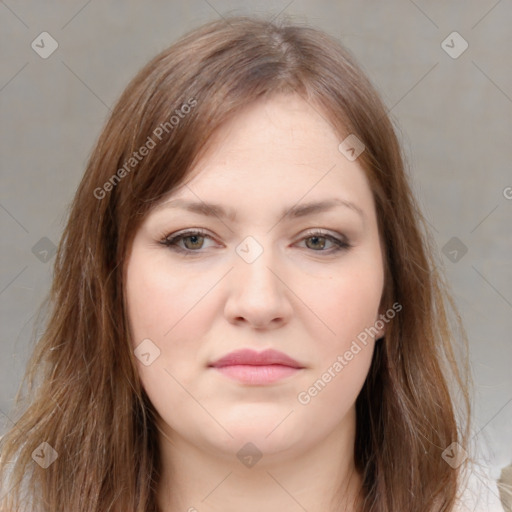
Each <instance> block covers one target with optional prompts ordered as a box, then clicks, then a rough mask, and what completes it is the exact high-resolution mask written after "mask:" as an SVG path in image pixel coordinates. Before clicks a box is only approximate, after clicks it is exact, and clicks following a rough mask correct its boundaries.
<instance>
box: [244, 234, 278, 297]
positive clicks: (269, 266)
mask: <svg viewBox="0 0 512 512" xmlns="http://www.w3.org/2000/svg"><path fill="white" fill-rule="evenodd" d="M259 238H260V240H261V237H259ZM263 243H264V242H263V241H261V242H260V241H258V240H256V238H254V237H252V236H248V237H246V238H245V239H244V240H243V241H242V242H241V243H240V244H239V245H238V246H237V248H236V253H237V256H238V257H237V261H236V265H235V274H236V278H235V279H239V280H240V282H241V283H242V284H243V285H244V289H247V288H250V289H251V292H252V293H254V292H258V291H260V292H265V293H267V294H270V293H276V292H277V291H278V289H279V288H280V287H279V284H278V281H279V280H278V279H277V277H276V275H275V270H274V269H275V268H276V267H278V264H277V256H276V254H275V252H274V251H273V249H272V247H271V244H270V243H265V246H264V245H263Z"/></svg>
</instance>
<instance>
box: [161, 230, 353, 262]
mask: <svg viewBox="0 0 512 512" xmlns="http://www.w3.org/2000/svg"><path fill="white" fill-rule="evenodd" d="M306 235H307V236H305V237H303V238H302V239H301V240H300V241H302V240H307V239H308V238H315V237H318V238H325V239H327V240H329V241H331V242H332V243H333V244H334V247H332V248H331V249H329V250H318V251H315V250H314V249H311V250H312V251H313V252H318V253H322V252H324V253H327V254H334V253H337V252H339V251H347V250H348V249H350V248H351V247H352V245H351V244H350V243H349V242H348V241H345V240H340V239H339V238H336V237H335V236H333V235H330V234H328V233H325V232H324V231H322V230H316V231H311V232H308V233H306ZM192 236H201V237H205V238H210V239H212V237H211V236H210V235H208V234H207V233H206V232H205V231H203V230H201V229H195V230H189V231H184V232H182V233H178V234H176V235H173V236H171V235H167V236H165V237H164V238H163V239H162V240H160V244H162V245H164V246H165V247H167V248H169V249H171V250H172V251H176V252H178V253H180V254H183V255H185V256H192V255H193V254H200V253H201V250H200V249H198V250H196V251H194V250H192V249H183V248H182V247H179V246H178V245H177V243H178V242H179V241H180V240H183V239H184V238H188V237H192Z"/></svg>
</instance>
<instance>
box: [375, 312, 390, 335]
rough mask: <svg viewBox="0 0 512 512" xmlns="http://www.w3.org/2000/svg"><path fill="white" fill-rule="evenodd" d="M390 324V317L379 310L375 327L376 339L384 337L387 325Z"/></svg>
mask: <svg viewBox="0 0 512 512" xmlns="http://www.w3.org/2000/svg"><path fill="white" fill-rule="evenodd" d="M387 324H388V319H387V317H386V314H385V313H384V312H382V311H381V312H379V314H378V316H377V317H376V318H375V322H374V324H373V325H374V327H375V329H376V330H377V334H376V335H375V341H378V340H380V339H382V338H383V337H384V336H385V335H386V327H387Z"/></svg>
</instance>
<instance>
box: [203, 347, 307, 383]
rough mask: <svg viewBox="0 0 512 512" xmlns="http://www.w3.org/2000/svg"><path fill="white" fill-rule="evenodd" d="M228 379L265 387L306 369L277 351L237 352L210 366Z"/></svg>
mask: <svg viewBox="0 0 512 512" xmlns="http://www.w3.org/2000/svg"><path fill="white" fill-rule="evenodd" d="M209 367H210V368H214V369H215V370H217V371H219V372H220V373H222V374H223V375H225V376H226V377H229V378H231V379H234V380H237V381H239V382H242V383H245V384H252V385H264V384H271V383H273V382H277V381H280V380H282V379H285V378H287V377H290V376H292V375H295V374H296V373H298V372H299V371H300V370H301V369H303V368H304V366H302V365H301V364H300V363H299V362H298V361H296V360H295V359H293V358H291V357H290V356H288V355H286V354H284V353H283V352H279V351H277V350H273V349H268V350H264V351H263V352H256V351H254V350H250V349H243V350H236V351H235V352H231V353H229V354H227V355H225V356H224V357H221V358H220V359H218V360H217V361H215V362H213V363H211V364H210V365H209Z"/></svg>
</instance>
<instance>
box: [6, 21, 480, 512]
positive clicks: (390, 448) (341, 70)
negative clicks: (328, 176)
mask: <svg viewBox="0 0 512 512" xmlns="http://www.w3.org/2000/svg"><path fill="white" fill-rule="evenodd" d="M277 94H294V95H298V96H300V97H301V98H302V99H304V100H305V101H307V102H308V103H309V104H310V105H312V106H314V108H315V109H317V111H318V112H319V113H320V115H322V116H323V117H324V118H325V119H327V120H328V122H329V123H330V124H331V126H332V128H333V130H335V133H336V134H337V135H339V137H340V142H341V141H342V140H343V139H344V138H345V137H346V136H347V135H348V134H355V135H356V136H357V138H358V139H360V140H361V141H362V142H363V143H364V146H365V150H364V151H363V152H362V153H361V154H360V156H359V157H358V163H359V164H360V165H361V167H362V168H363V170H364V172H365V174H366V176H367V177H368V180H369V184H370V188H371V190H372V193H373V197H374V200H375V205H376V212H377V220H378V228H379V234H380V236H381V238H382V240H383V241H384V248H383V253H384V254H383V258H384V272H385V281H384V291H383V295H382V301H381V309H382V310H386V309H388V308H390V307H391V306H392V304H394V303H395V302H398V303H399V304H400V305H401V306H402V310H401V311H400V314H397V315H396V316H395V317H394V318H393V320H392V321H390V322H389V324H388V326H387V330H386V334H385V336H384V338H383V339H381V340H380V341H379V342H378V343H376V345H375V350H374V354H373V359H372V363H371V367H370V370H369V373H368V376H367V379H366V381H365V384H364V386H363V388H362V390H361V392H360V394H359V395H358V397H357V400H356V424H357V433H356V440H355V446H354V459H355V464H356V468H357V470H358V471H360V474H361V476H362V488H361V496H362V500H361V509H360V510H361V512H396V511H398V510H400V511H404V510H414V511H417V512H420V511H425V512H440V511H451V510H453V508H454V506H455V504H456V501H457V497H458V493H459V488H460V484H461V481H462V480H461V477H462V475H463V471H462V470H463V468H465V467H466V464H462V465H461V466H459V467H458V468H452V467H451V466H450V465H449V464H447V463H446V462H445V460H444V459H443V457H442V453H443V450H445V449H446V448H447V447H448V446H449V445H451V444H452V443H454V442H457V443H459V444H460V445H461V446H466V441H467V439H468V432H469V418H470V405H471V402H470V393H469V389H470V384H471V382H470V375H469V371H468V360H467V357H468V356H467V336H466V334H465V331H464V327H463V325H462V321H461V319H460V316H459V314H458V313H457V309H456V306H455V304H454V301H453V299H452V298H451V296H450V295H451V293H450V290H449V287H448V285H447V284H446V280H445V278H444V277H443V276H442V274H441V273H440V271H438V268H436V256H435V254H436V252H435V250H434V249H433V243H432V240H431V235H430V234H429V231H428V229H427V226H426V221H425V219H424V217H423V216H422V214H421V212H420V209H419V208H418V205H417V202H416V200H415V198H414V196H413V193H412V191H411V186H410V184H409V178H408V176H407V170H406V169H405V165H404V158H403V155H402V151H401V148H400V145H399V142H398V139H397V135H396V133H395V129H394V128H393V125H392V123H391V120H390V117H389V115H388V113H387V112H386V109H385V107H384V105H383V103H382V101H381V99H380V98H379V96H378V94H377V92H376V90H375V89H374V87H373V86H372V85H371V83H370V82H369V80H368V78H367V77H366V76H365V74H364V73H363V72H362V71H361V69H360V68H359V67H358V65H356V63H355V61H354V58H353V57H352V56H351V54H350V53H349V52H348V51H347V50H346V49H345V48H344V47H343V46H342V45H341V44H340V43H339V42H338V40H337V39H335V38H333V37H332V36H329V35H328V34H326V33H324V32H322V31H320V30H317V29H314V28H311V27H307V26H300V25H298V24H291V23H288V22H269V21H267V20H264V19H261V18H256V17H244V16H238V17H230V18H227V19H224V20H219V21H214V22H209V23H207V24H205V25H202V26H200V27H199V28H197V29H195V30H192V31H190V32H188V33H187V34H185V35H184V36H182V37H181V38H180V39H179V40H178V41H177V42H176V43H175V44H173V45H172V46H171V47H169V48H168V49H166V50H165V51H163V52H161V53H160V54H159V55H157V56H156V57H155V58H153V59H152V60H151V61H150V62H149V63H148V64H147V65H146V66H145V67H144V68H143V69H142V70H141V71H140V72H139V73H138V74H137V75H136V76H135V77H134V78H133V79H132V81H131V82H130V83H129V85H128V86H127V88H126V89H125V90H124V92H123V93H122V95H121V97H120V98H119V100H118V102H117V104H116V105H115V107H114V109H113V111H112V113H111V115H110V117H109V119H108V120H107V122H106V125H105V126H104V128H103V131H102V133H101V135H100V136H99V139H98V141H97V143H96V145H95V147H94V149H93V151H92V153H91V155H90V158H89V161H88V164H87V168H86V171H85V173H84V175H83V177H82V180H81V182H80V184H79V187H78V189H77V191H76V195H75V197H74V200H73V202H72V204H71V205H70V210H69V212H68V213H67V215H68V214H69V217H68V222H67V224H66V226H65V229H64V232H63V234H62V238H61V241H60V244H59V247H58V251H57V254H56V259H55V262H54V275H53V282H52V286H51V289H50V292H49V294H48V296H47V298H46V302H48V303H49V304H50V312H49V314H48V315H47V320H45V325H44V330H43V333H42V335H41V336H40V337H39V339H38V340H37V342H36V344H35V347H34V350H33V352H32V355H31V358H30V360H29V362H28V365H27V369H26V372H25V375H24V377H23V380H22V385H21V386H20V389H19V391H18V393H17V395H16V404H17V407H18V408H19V409H20V412H18V413H17V414H18V415H19V418H18V419H17V421H16V422H15V425H14V426H13V427H12V428H11V429H10V430H9V431H8V432H7V433H6V434H5V435H4V437H3V439H2V440H1V444H0V446H1V454H2V460H1V463H0V476H1V480H0V481H1V482H2V485H5V487H4V491H3V492H4V493H5V495H4V500H2V501H1V503H2V504H3V506H4V507H5V506H7V507H8V510H9V511H16V512H18V511H19V510H20V507H21V506H26V505H28V504H29V503H33V504H34V505H35V506H36V509H37V510H38V511H43V512H46V511H51V512H59V511H68V510H87V511H89V512H109V511H122V512H125V511H128V510H129V511H134V512H157V511H158V507H157V498H156V488H157V484H158V482H159V477H160V473H161V460H160V455H159V446H158V443H157V435H156V434H157V430H156V424H155V421H154V420H155V417H156V414H157V413H156V411H155V409H154V408H153V406H152V404H151V402H150V400H149V399H148V396H147V395H146V393H145V392H144V389H143V388H142V386H141V384H140V382H139V378H138V372H137V364H136V362H135V359H134V355H133V350H132V348H131V346H132V345H131V341H130V340H131V338H130V336H131V334H130V329H129V323H128V318H127V314H126V307H125V306H126V304H125V283H124V267H125V263H126V261H127V256H128V254H129V251H130V248H131V244H132V241H133V238H134V235H135V233H136V232H137V229H138V227H139V226H140V224H141V222H142V221H143V220H144V218H145V216H146V215H147V213H148V212H149V211H150V210H151V209H152V208H153V207H154V206H155V205H156V204H158V202H159V201H161V200H162V198H164V197H166V196H167V195H168V194H169V193H170V192H172V191H173V190H174V189H175V188H176V187H177V186H178V185H181V184H183V183H184V181H185V179H187V178H189V177H190V172H189V171H190V170H191V169H192V168H193V166H194V164H195V163H196V162H197V161H198V160H199V159H200V158H201V156H202V155H203V154H204V153H205V151H206V150H207V148H208V147H211V145H212V144H213V141H214V139H215V138H214V135H215V134H216V133H217V130H218V129H219V127H221V126H222V125H223V124H224V123H225V122H226V121H228V120H229V119H230V118H232V117H233V116H236V114H237V113H238V112H240V111H241V110H242V109H244V108H245V107H246V106H247V105H248V104H249V103H252V102H256V101H259V100H263V99H267V98H271V97H273V96H274V95H277ZM185 105H188V108H185ZM180 113H181V114H180ZM164 131H165V133H164ZM151 143H153V144H151ZM143 146H146V147H147V148H148V151H147V152H145V153H146V154H145V156H144V157H141V158H140V159H139V158H136V157H135V156H134V154H135V152H137V150H140V149H141V148H142V147H143ZM142 153H143V151H141V153H140V154H141V155H142ZM137 154H138V153H137ZM131 159H133V160H131ZM131 167H133V169H132V168H131ZM448 306H450V308H451V312H452V313H453V316H452V317H451V318H450V311H449V308H448ZM451 319H453V320H454V323H453V325H452V323H451ZM27 381H28V386H29V387H28V391H27V393H26V394H25V395H24V397H23V399H22V398H20V396H19V395H20V393H21V391H22V387H23V384H24V383H25V382H27ZM35 382H36V383H37V385H34V383H35ZM43 442H46V443H48V445H50V446H51V447H52V448H53V449H54V450H55V451H56V452H57V454H58V457H57V459H56V460H55V461H54V462H53V464H51V465H50V466H49V467H47V468H46V469H43V468H42V467H40V466H39V465H38V464H35V463H34V460H35V458H34V460H33V454H34V452H35V450H37V449H40V448H39V447H40V445H41V443H43ZM44 446H46V445H44ZM468 460H469V459H468ZM466 463H467V461H466ZM8 469H9V470H8ZM24 491H25V492H26V496H24ZM338 503H339V502H338ZM1 506H2V505H1V504H0V507H1ZM1 510H5V509H4V508H1Z"/></svg>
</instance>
